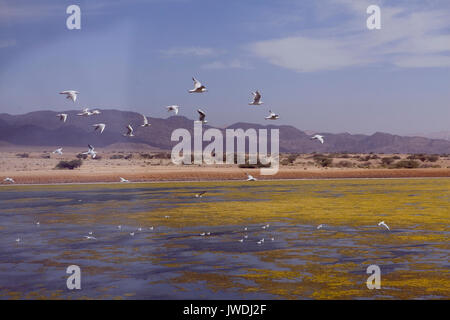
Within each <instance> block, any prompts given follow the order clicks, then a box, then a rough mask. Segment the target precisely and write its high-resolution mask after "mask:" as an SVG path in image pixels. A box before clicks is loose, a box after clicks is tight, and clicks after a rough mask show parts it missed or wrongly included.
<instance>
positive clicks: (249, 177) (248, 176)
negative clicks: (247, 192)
mask: <svg viewBox="0 0 450 320" xmlns="http://www.w3.org/2000/svg"><path fill="white" fill-rule="evenodd" d="M245 174H246V175H247V181H256V178H255V177H254V176H252V175H251V174H248V173H247V172H246V173H245Z"/></svg>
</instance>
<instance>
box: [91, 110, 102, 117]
mask: <svg viewBox="0 0 450 320" xmlns="http://www.w3.org/2000/svg"><path fill="white" fill-rule="evenodd" d="M100 113H101V112H100V110H93V111H92V112H91V116H95V115H98V114H100Z"/></svg>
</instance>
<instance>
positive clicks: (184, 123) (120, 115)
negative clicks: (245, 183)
mask: <svg viewBox="0 0 450 320" xmlns="http://www.w3.org/2000/svg"><path fill="white" fill-rule="evenodd" d="M101 111H102V113H101V114H100V115H96V116H90V117H80V116H77V115H76V114H77V113H79V111H66V112H64V113H67V114H68V115H69V117H68V119H67V122H66V123H63V122H62V121H60V120H59V118H58V117H57V116H56V115H57V114H58V113H60V112H55V111H36V112H30V113H27V114H23V115H9V114H5V113H3V114H0V142H2V143H3V144H4V145H5V144H8V143H10V144H14V145H27V146H62V147H64V146H67V147H69V146H77V147H78V146H80V147H85V146H86V145H87V144H92V145H94V146H95V147H107V146H110V145H115V146H122V147H124V146H126V145H127V144H130V143H134V144H136V145H139V144H141V145H142V146H145V145H148V146H149V148H150V149H151V148H157V149H163V150H170V149H171V148H172V146H173V145H175V144H176V143H177V142H172V141H170V137H171V134H172V132H173V131H174V130H175V129H177V128H185V129H187V130H189V131H190V132H191V133H192V132H193V127H194V121H193V120H191V119H188V118H186V117H184V116H172V117H169V118H167V119H161V118H152V117H148V120H149V122H150V123H151V126H150V127H147V128H142V127H140V124H141V123H142V116H141V115H140V114H139V113H136V112H130V111H119V110H101ZM95 123H106V129H105V131H104V132H103V134H99V133H97V132H94V128H93V127H92V125H93V124H95ZM129 123H131V124H132V125H133V127H134V128H135V135H136V136H135V137H133V138H130V137H124V136H123V133H125V131H126V130H125V126H126V125H128V124H129ZM207 128H209V127H207V126H204V129H205V130H206V129H207ZM227 128H229V129H237V128H242V129H244V130H246V129H249V128H254V129H279V130H280V152H298V153H311V152H353V153H369V152H376V153H436V154H443V153H445V154H448V153H450V141H448V140H444V139H430V138H425V137H417V136H415V137H406V136H398V135H392V134H389V133H382V132H377V133H374V134H372V135H363V134H350V133H339V134H333V133H327V132H319V134H321V135H323V136H324V137H325V143H324V144H320V143H319V142H318V141H312V140H311V139H310V134H307V133H306V132H304V131H301V130H299V129H297V128H295V127H293V126H287V125H276V121H275V122H271V124H270V125H267V126H263V125H260V124H253V123H244V122H239V123H235V124H233V125H230V126H228V127H227ZM219 130H221V131H224V129H223V128H221V129H219ZM309 133H310V132H309ZM2 143H0V147H1V145H2ZM224 146H225V142H224Z"/></svg>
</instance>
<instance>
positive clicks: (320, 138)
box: [311, 134, 325, 144]
mask: <svg viewBox="0 0 450 320" xmlns="http://www.w3.org/2000/svg"><path fill="white" fill-rule="evenodd" d="M311 140H319V141H320V143H322V144H323V143H324V142H325V140H323V136H321V135H320V134H316V135H315V136H312V137H311Z"/></svg>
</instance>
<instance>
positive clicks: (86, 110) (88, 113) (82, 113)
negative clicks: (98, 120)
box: [77, 108, 93, 117]
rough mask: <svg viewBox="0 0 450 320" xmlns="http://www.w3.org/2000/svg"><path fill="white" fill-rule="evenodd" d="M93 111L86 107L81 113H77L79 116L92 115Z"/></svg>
mask: <svg viewBox="0 0 450 320" xmlns="http://www.w3.org/2000/svg"><path fill="white" fill-rule="evenodd" d="M92 114H93V113H92V112H90V111H89V108H84V109H83V110H81V112H80V113H77V116H82V117H89V116H92Z"/></svg>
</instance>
